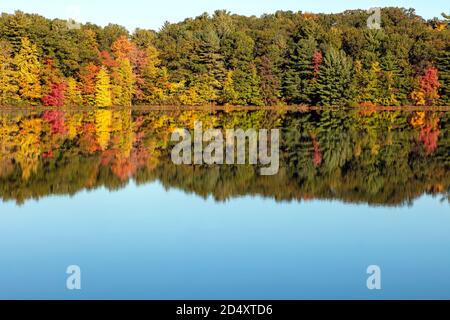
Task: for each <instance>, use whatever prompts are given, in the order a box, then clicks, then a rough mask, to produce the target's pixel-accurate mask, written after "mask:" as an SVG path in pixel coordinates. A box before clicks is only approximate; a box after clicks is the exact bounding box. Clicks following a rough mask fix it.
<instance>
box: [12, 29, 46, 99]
mask: <svg viewBox="0 0 450 320" xmlns="http://www.w3.org/2000/svg"><path fill="white" fill-rule="evenodd" d="M14 63H15V65H16V68H17V73H18V84H19V93H20V96H21V98H22V99H26V100H29V101H30V102H36V101H37V100H38V99H40V98H41V96H42V88H41V83H40V71H41V64H40V63H39V60H38V53H37V48H36V45H33V44H31V42H30V40H28V38H22V46H21V49H20V51H19V53H18V54H17V55H16V56H15V58H14Z"/></svg>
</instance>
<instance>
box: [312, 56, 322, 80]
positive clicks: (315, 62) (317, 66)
mask: <svg viewBox="0 0 450 320" xmlns="http://www.w3.org/2000/svg"><path fill="white" fill-rule="evenodd" d="M322 62H323V55H322V52H320V51H316V52H315V53H314V56H313V66H314V78H316V79H317V78H318V77H319V71H320V66H321V65H322Z"/></svg>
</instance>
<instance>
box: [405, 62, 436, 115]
mask: <svg viewBox="0 0 450 320" xmlns="http://www.w3.org/2000/svg"><path fill="white" fill-rule="evenodd" d="M440 87H441V84H440V82H439V72H438V70H437V69H436V68H435V67H432V66H429V67H427V68H426V69H425V70H424V73H423V75H422V76H420V77H418V78H417V88H416V89H415V90H414V91H413V92H412V93H411V97H412V99H413V100H414V101H415V103H416V105H418V106H424V105H434V104H435V103H436V102H437V100H438V99H439V88H440Z"/></svg>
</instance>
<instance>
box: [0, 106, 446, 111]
mask: <svg viewBox="0 0 450 320" xmlns="http://www.w3.org/2000/svg"><path fill="white" fill-rule="evenodd" d="M98 109H104V110H127V109H129V110H133V111H260V110H267V111H293V112H310V111H326V110H331V111H339V110H352V111H364V112H381V111H410V112H417V111H419V112H420V111H436V112H450V106H371V107H364V106H360V107H349V106H346V107H337V106H303V105H289V106H287V105H284V106H283V105H281V106H178V105H133V106H131V107H123V106H112V107H93V106H78V107H69V106H67V107H48V106H0V112H11V111H46V110H62V111H75V110H98Z"/></svg>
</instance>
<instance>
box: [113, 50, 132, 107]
mask: <svg viewBox="0 0 450 320" xmlns="http://www.w3.org/2000/svg"><path fill="white" fill-rule="evenodd" d="M118 64H119V65H118V66H117V67H116V68H114V69H113V84H112V94H113V104H114V105H118V106H131V104H132V99H133V92H134V90H133V89H134V76H133V68H132V67H131V63H130V60H128V59H127V58H121V59H119V62H118Z"/></svg>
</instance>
